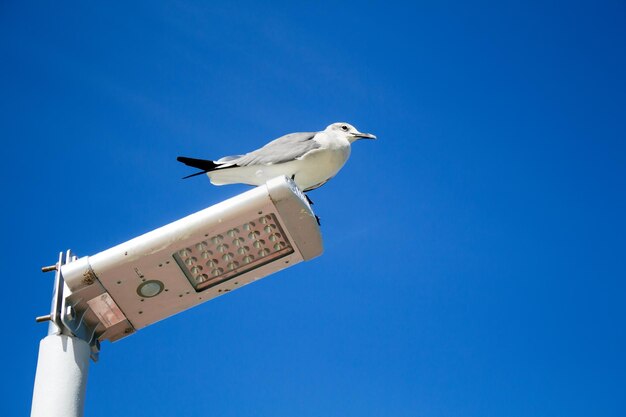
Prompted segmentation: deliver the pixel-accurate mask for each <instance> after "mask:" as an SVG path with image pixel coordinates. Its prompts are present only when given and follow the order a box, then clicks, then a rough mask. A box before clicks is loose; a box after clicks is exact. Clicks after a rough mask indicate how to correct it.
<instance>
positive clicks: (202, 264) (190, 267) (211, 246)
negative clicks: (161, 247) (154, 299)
mask: <svg viewBox="0 0 626 417" xmlns="http://www.w3.org/2000/svg"><path fill="white" fill-rule="evenodd" d="M291 253H293V246H292V245H291V243H290V242H289V240H288V239H287V236H286V235H285V233H284V232H283V230H282V229H281V227H280V224H279V223H278V220H277V219H276V215H274V214H273V213H271V214H266V215H263V216H260V217H258V218H255V219H253V220H251V221H249V222H246V223H244V224H241V225H239V226H237V227H233V228H230V229H227V230H224V231H223V232H221V233H217V234H215V235H213V236H209V237H207V239H205V240H202V241H200V242H197V243H195V244H193V245H189V246H188V247H186V248H183V249H181V250H179V251H177V252H175V253H173V254H172V256H173V257H174V259H175V260H176V263H177V264H178V266H179V267H180V269H182V271H183V273H184V274H185V276H186V277H187V279H188V280H189V282H190V283H191V285H192V286H193V287H194V289H195V290H196V291H197V292H200V291H202V290H205V289H208V288H211V287H213V286H215V285H218V284H221V283H222V282H225V281H228V280H229V279H232V278H235V277H236V276H238V275H241V274H244V273H246V272H248V271H251V270H252V269H255V268H257V267H259V266H261V265H264V264H266V263H268V262H272V261H274V260H276V259H280V258H282V257H284V256H287V255H289V254H291Z"/></svg>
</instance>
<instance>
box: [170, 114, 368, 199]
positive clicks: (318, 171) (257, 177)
mask: <svg viewBox="0 0 626 417" xmlns="http://www.w3.org/2000/svg"><path fill="white" fill-rule="evenodd" d="M359 139H376V136H374V135H372V134H371V133H362V132H359V131H358V130H357V129H356V128H355V127H354V126H352V125H350V124H348V123H342V122H339V123H333V124H331V125H329V126H328V127H327V128H326V129H324V130H322V131H320V132H296V133H289V134H287V135H285V136H281V137H280V138H278V139H275V140H273V141H271V142H269V143H268V144H266V145H265V146H263V147H262V148H259V149H257V150H255V151H252V152H249V153H247V154H245V155H233V156H225V157H223V158H220V159H218V160H216V161H212V160H208V159H196V158H188V157H185V156H179V157H178V158H176V159H177V160H178V161H180V162H182V163H183V164H185V165H188V166H191V167H194V168H198V169H201V170H202V171H200V172H196V173H194V174H191V175H188V176H186V177H184V178H190V177H194V176H196V175H201V174H207V175H208V176H209V179H210V180H211V183H212V184H214V185H225V184H248V185H261V184H264V183H265V182H266V181H267V180H269V179H272V178H274V177H277V176H279V175H284V176H287V177H288V178H291V179H292V180H293V181H294V182H295V183H296V185H297V186H298V188H300V189H301V190H302V191H304V192H306V191H311V190H314V189H316V188H318V187H320V186H322V185H324V184H326V182H328V180H330V179H331V178H332V177H334V176H335V175H336V174H337V172H339V170H340V169H341V167H343V165H344V164H345V163H346V161H347V160H348V157H350V145H352V143H354V142H355V141H357V140H359Z"/></svg>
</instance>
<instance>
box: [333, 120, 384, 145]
mask: <svg viewBox="0 0 626 417" xmlns="http://www.w3.org/2000/svg"><path fill="white" fill-rule="evenodd" d="M326 131H327V132H332V133H334V134H336V135H338V136H341V137H345V138H346V139H348V141H349V142H350V143H352V142H354V141H356V140H359V139H376V136H375V135H372V134H371V133H362V132H359V131H358V130H357V129H356V127H354V126H352V125H351V124H349V123H343V122H338V123H333V124H332V125H330V126H328V127H327V128H326Z"/></svg>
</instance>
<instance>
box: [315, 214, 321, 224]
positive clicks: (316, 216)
mask: <svg viewBox="0 0 626 417" xmlns="http://www.w3.org/2000/svg"><path fill="white" fill-rule="evenodd" d="M315 221H317V225H318V226H321V225H322V222H320V218H319V216H318V215H317V214H316V215H315Z"/></svg>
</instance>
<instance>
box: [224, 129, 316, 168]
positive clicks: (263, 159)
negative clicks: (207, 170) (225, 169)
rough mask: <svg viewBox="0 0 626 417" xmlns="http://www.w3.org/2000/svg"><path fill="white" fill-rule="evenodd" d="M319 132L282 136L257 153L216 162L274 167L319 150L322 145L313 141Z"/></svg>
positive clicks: (228, 157)
mask: <svg viewBox="0 0 626 417" xmlns="http://www.w3.org/2000/svg"><path fill="white" fill-rule="evenodd" d="M317 133H318V132H298V133H290V134H288V135H285V136H281V137H280V138H278V139H275V140H273V141H271V142H270V143H268V144H267V145H265V146H263V147H262V148H260V149H257V150H256V151H252V152H249V153H247V154H245V155H241V156H232V157H230V156H227V157H224V158H221V159H220V160H218V161H216V162H217V163H220V164H224V165H227V166H232V165H237V166H249V165H273V164H280V163H281V162H287V161H291V160H294V159H298V158H300V157H302V156H303V155H304V154H306V153H308V152H310V151H312V150H314V149H317V148H319V147H320V144H319V143H318V142H316V141H315V140H313V138H314V137H315V135H316V134H317Z"/></svg>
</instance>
